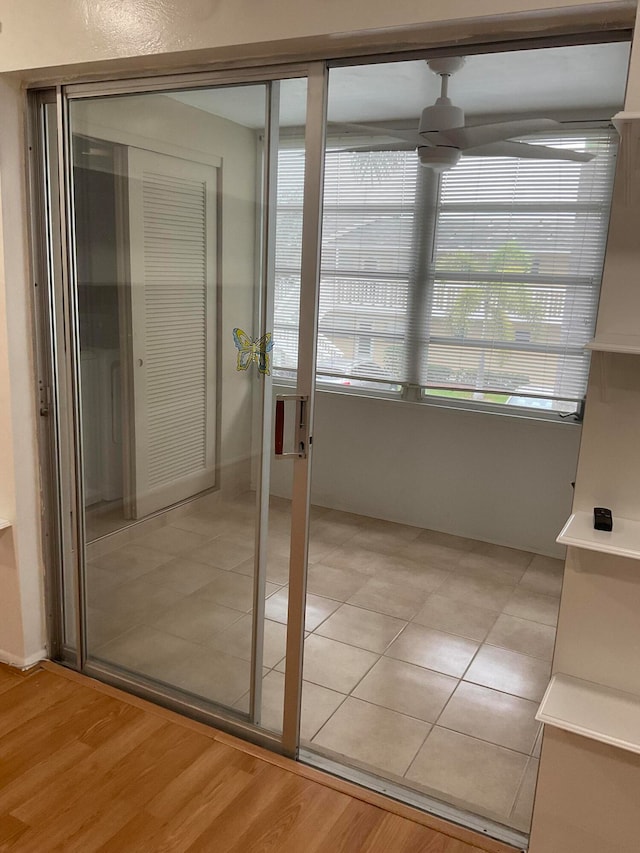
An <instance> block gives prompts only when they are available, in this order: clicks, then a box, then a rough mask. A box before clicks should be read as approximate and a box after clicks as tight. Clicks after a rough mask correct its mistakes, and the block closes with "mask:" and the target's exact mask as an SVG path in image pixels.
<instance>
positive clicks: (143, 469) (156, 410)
mask: <svg viewBox="0 0 640 853" xmlns="http://www.w3.org/2000/svg"><path fill="white" fill-rule="evenodd" d="M128 178H129V182H128V183H129V192H128V195H129V246H130V247H131V249H130V281H131V289H130V293H131V303H130V304H131V308H130V336H131V338H130V343H129V346H128V351H129V354H130V359H131V377H132V381H131V400H130V406H131V408H132V410H133V411H132V415H133V417H132V422H133V423H132V429H133V436H132V440H131V441H130V447H131V451H132V452H131V455H132V459H131V460H130V465H129V475H130V479H131V480H132V482H131V483H130V489H129V491H130V494H129V496H128V497H129V507H130V510H131V513H132V515H133V517H134V518H140V517H142V516H145V515H148V514H149V513H151V512H154V511H156V510H160V509H163V508H165V507H167V506H169V505H170V504H173V503H175V502H176V501H180V500H183V499H185V498H188V497H190V496H192V495H194V494H197V493H198V492H200V491H203V490H204V489H207V488H210V487H212V486H214V485H215V480H216V453H215V448H216V346H215V343H216V310H215V309H216V252H217V247H216V182H217V170H216V168H215V167H214V166H210V165H206V164H203V163H195V162H191V161H189V160H183V159H181V158H178V157H170V156H167V155H164V154H157V153H155V152H152V151H146V150H143V149H139V148H130V149H129V158H128Z"/></svg>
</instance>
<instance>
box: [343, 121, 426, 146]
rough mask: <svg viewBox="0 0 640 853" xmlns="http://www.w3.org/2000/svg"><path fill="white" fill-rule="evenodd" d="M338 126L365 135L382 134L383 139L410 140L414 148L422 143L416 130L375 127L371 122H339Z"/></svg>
mask: <svg viewBox="0 0 640 853" xmlns="http://www.w3.org/2000/svg"><path fill="white" fill-rule="evenodd" d="M338 126H339V127H340V128H344V129H345V130H351V131H353V132H354V133H366V134H367V136H371V134H373V135H374V136H382V137H384V138H385V139H402V140H404V141H405V142H410V143H411V146H412V147H413V148H415V147H416V146H417V145H424V142H423V140H422V137H421V136H420V134H419V133H418V131H417V130H396V129H395V128H388V127H376V125H373V124H342V123H341V124H340V125H338Z"/></svg>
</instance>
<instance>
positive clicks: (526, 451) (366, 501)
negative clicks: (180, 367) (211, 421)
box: [271, 389, 580, 556]
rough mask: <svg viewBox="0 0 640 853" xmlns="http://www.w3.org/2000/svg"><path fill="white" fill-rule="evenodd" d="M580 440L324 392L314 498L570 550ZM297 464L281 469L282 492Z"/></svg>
mask: <svg viewBox="0 0 640 853" xmlns="http://www.w3.org/2000/svg"><path fill="white" fill-rule="evenodd" d="M279 393H286V391H285V390H284V389H280V390H279ZM579 440H580V428H579V427H578V426H577V425H569V424H555V423H548V422H542V421H535V420H533V419H529V418H512V417H506V416H500V415H490V414H480V413H479V412H463V411H460V410H456V409H450V408H444V407H438V406H427V405H421V404H419V403H404V402H398V401H391V400H380V399H374V398H370V397H360V396H349V395H346V394H337V393H331V392H319V393H318V395H317V399H316V413H315V426H314V432H313V470H312V488H311V496H312V501H313V502H314V503H317V504H320V505H321V506H331V507H335V508H337V509H342V510H346V511H348V512H355V513H359V514H363V515H371V516H373V517H374V518H383V519H387V520H389V521H399V522H403V523H405V524H412V525H415V526H417V527H427V528H430V529H433V530H442V531H445V532H446V533H454V534H457V535H459V536H466V537H469V538H473V539H480V540H483V541H486V542H494V543H497V544H500V545H507V546H510V547H513V548H523V549H525V550H530V551H534V552H536V553H539V554H547V555H549V556H563V554H564V548H562V547H561V546H559V545H556V543H555V538H556V536H557V534H558V532H559V531H560V529H561V528H562V526H563V524H564V522H565V521H566V519H567V516H568V514H569V511H570V508H571V501H572V496H573V493H572V488H571V481H572V480H574V479H575V468H576V460H577V454H578V443H579ZM289 465H290V463H287V462H284V461H276V462H274V464H273V465H272V489H271V491H272V492H273V493H274V494H278V495H280V496H288V494H289V488H290V472H289V470H288V466H289Z"/></svg>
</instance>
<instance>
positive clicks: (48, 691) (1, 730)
mask: <svg viewBox="0 0 640 853" xmlns="http://www.w3.org/2000/svg"><path fill="white" fill-rule="evenodd" d="M76 690H77V688H75V687H74V689H73V690H69V688H68V687H67V686H66V685H65V682H64V681H63V680H62V679H60V678H56V676H54V675H52V674H51V673H49V672H39V673H37V674H35V675H34V676H33V677H32V678H31V679H30V680H28V681H27V680H26V679H19V680H17V681H16V682H15V683H14V686H13V688H12V689H11V690H7V691H6V692H5V693H2V694H0V738H2V737H3V736H4V735H5V734H7V733H8V732H11V731H13V730H14V729H16V728H17V727H18V726H21V725H23V724H24V723H26V722H27V721H28V720H31V719H33V718H34V717H36V716H37V715H38V714H40V713H41V712H42V711H44V710H45V709H47V708H50V707H52V706H53V705H55V704H57V703H58V702H62V701H65V700H67V699H68V697H69V696H70V695H71V693H72V692H73V693H75V692H76Z"/></svg>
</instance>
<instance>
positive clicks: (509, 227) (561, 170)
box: [274, 130, 615, 408]
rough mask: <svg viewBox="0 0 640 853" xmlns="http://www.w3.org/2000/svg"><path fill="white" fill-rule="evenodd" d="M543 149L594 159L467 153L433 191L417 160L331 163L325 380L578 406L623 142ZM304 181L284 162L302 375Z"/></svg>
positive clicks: (587, 141)
mask: <svg viewBox="0 0 640 853" xmlns="http://www.w3.org/2000/svg"><path fill="white" fill-rule="evenodd" d="M536 141H537V142H538V141H539V142H540V143H542V144H548V145H559V146H562V147H568V148H573V149H579V150H588V151H592V152H594V153H595V154H596V157H595V159H594V160H592V161H591V162H590V163H573V162H567V161H551V160H519V159H515V158H487V157H481V158H480V157H477V158H472V157H463V158H462V160H461V161H460V163H459V164H458V166H457V167H456V168H454V169H453V170H451V171H450V172H447V173H445V174H444V175H443V176H442V178H441V180H440V184H439V188H438V181H437V180H433V179H432V178H430V177H427V176H426V175H425V170H424V169H422V168H421V167H420V166H419V165H418V162H417V157H416V155H415V153H414V152H353V151H352V152H348V151H328V152H327V159H326V169H325V193H324V216H323V240H322V274H321V284H320V316H319V331H320V339H319V345H318V365H317V366H318V378H319V381H323V380H324V381H333V382H338V383H340V384H342V385H354V386H358V385H364V386H367V387H370V388H378V389H382V390H394V389H400V388H402V387H403V386H404V385H405V384H406V383H407V382H411V383H412V384H418V385H420V386H421V387H422V388H424V389H428V393H432V394H433V393H435V394H444V395H446V396H453V397H467V398H469V399H475V400H489V401H495V402H505V401H506V399H507V397H509V396H510V395H514V394H518V395H523V396H539V397H545V398H549V399H550V400H562V401H567V402H565V403H563V407H564V408H567V407H569V408H570V407H571V405H572V401H577V400H579V399H580V398H581V397H582V396H583V394H584V388H585V385H586V375H587V369H588V356H587V354H586V353H585V351H584V345H585V343H586V342H587V341H588V340H589V338H590V337H591V335H592V332H593V326H594V322H595V313H596V308H597V300H598V293H599V286H600V277H601V271H602V262H603V256H604V248H605V240H606V233H607V225H608V217H609V202H610V195H611V187H612V182H613V164H614V156H615V145H614V143H613V139H612V136H611V134H610V133H609V131H607V130H593V131H580V132H579V133H576V132H574V133H572V134H567V133H564V134H556V135H554V136H553V137H549V138H546V139H544V140H543V139H536ZM302 172H303V161H302V156H301V153H300V152H296V151H293V150H285V151H283V152H281V155H280V173H279V203H278V231H277V234H278V236H277V251H276V265H277V270H276V281H277V285H276V302H275V304H276V318H275V324H274V327H275V328H274V331H275V335H274V337H275V339H276V351H275V357H274V364H275V365H276V367H281V368H286V367H287V366H290V367H293V366H294V365H295V355H296V353H295V347H296V344H295V341H296V340H297V319H296V317H297V308H298V293H299V250H300V235H301V209H302V208H301V205H302V178H303V175H302ZM428 176H431V173H428ZM278 338H280V339H281V341H286V346H284V347H281V349H285V350H286V352H284V353H283V354H282V356H281V357H280V358H279V357H278ZM287 355H288V358H287V357H286V356H287ZM550 405H553V406H554V407H555V406H556V404H555V403H552V404H551V403H550Z"/></svg>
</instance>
